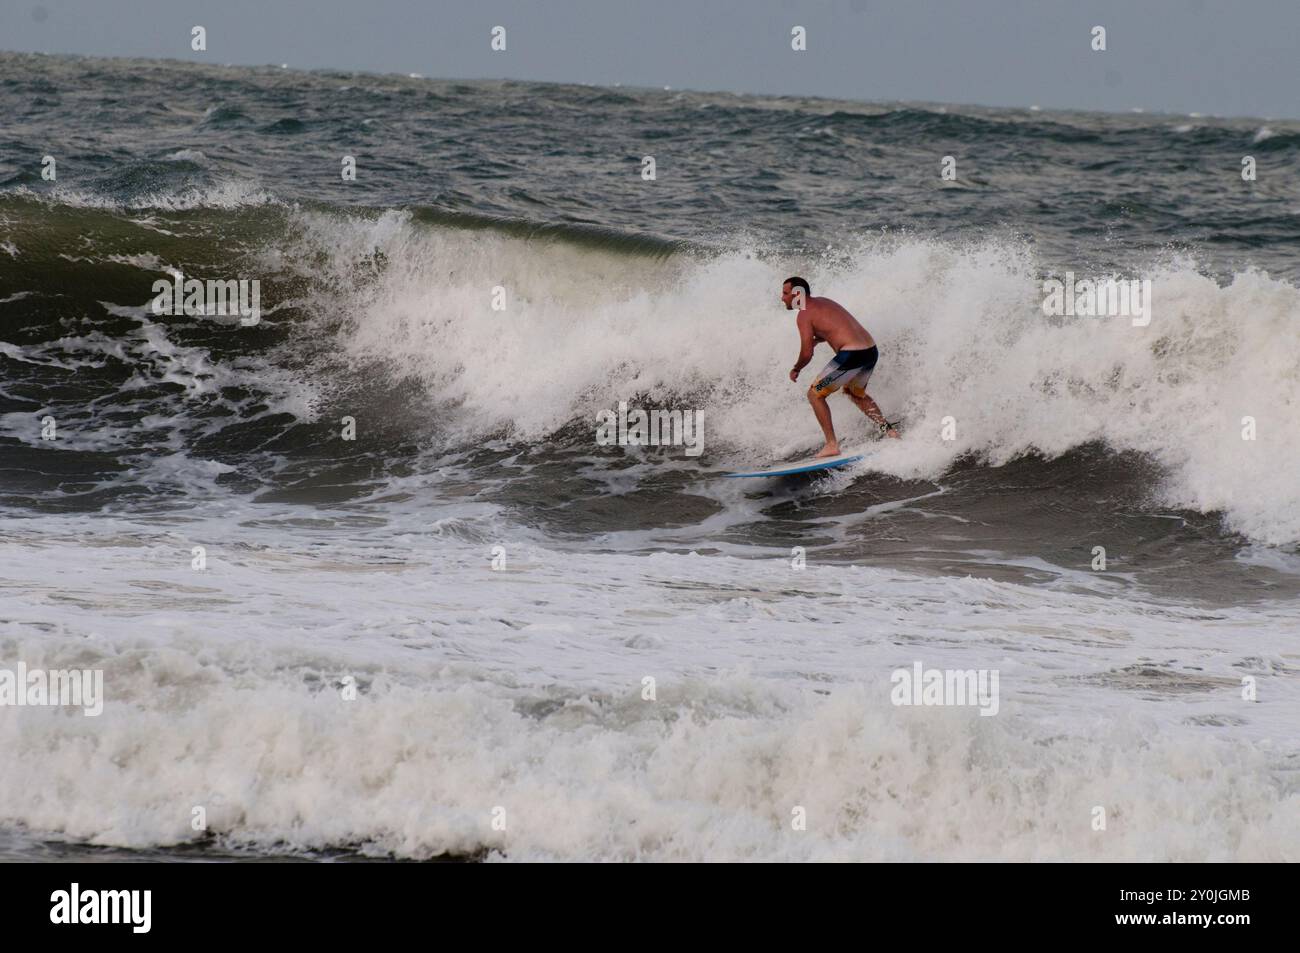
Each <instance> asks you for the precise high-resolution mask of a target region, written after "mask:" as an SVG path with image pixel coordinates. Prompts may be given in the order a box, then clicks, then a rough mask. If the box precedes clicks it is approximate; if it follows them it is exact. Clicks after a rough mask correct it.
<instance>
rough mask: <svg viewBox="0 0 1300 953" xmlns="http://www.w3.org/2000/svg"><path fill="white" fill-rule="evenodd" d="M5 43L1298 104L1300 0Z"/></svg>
mask: <svg viewBox="0 0 1300 953" xmlns="http://www.w3.org/2000/svg"><path fill="white" fill-rule="evenodd" d="M196 24H199V25H202V26H204V27H206V29H207V37H208V50H207V52H206V53H195V52H192V51H191V50H190V28H191V27H192V26H194V25H196ZM497 25H501V26H504V27H505V28H506V46H507V48H506V50H505V52H493V51H492V50H491V49H490V47H489V41H490V31H491V29H492V27H494V26H497ZM796 25H799V26H803V27H805V28H806V29H807V35H808V50H807V52H802V53H796V52H794V51H792V50H791V48H790V31H791V28H792V27H794V26H796ZM1096 25H1101V26H1104V27H1105V28H1106V31H1107V47H1108V49H1107V50H1106V51H1105V52H1093V51H1092V50H1091V49H1090V42H1091V30H1092V27H1093V26H1096ZM0 49H5V50H21V51H28V52H48V53H86V54H92V55H97V56H147V57H168V58H179V59H202V60H204V61H207V62H213V63H252V64H265V63H275V64H280V63H287V64H289V65H290V66H291V67H296V68H305V69H314V68H319V67H335V68H340V69H359V70H372V71H378V72H397V73H419V74H421V75H424V76H429V77H452V78H467V79H479V78H503V77H504V78H511V79H533V80H551V81H560V82H579V83H596V84H601V85H606V84H613V83H623V84H628V85H635V86H672V87H673V88H677V89H703V90H728V91H732V92H755V93H777V94H804V95H819V96H835V97H843V98H846V99H859V100H897V99H911V100H927V101H934V102H950V103H981V104H986V105H994V106H1029V105H1040V106H1043V107H1044V108H1053V107H1064V108H1078V109H1100V110H1107V111H1128V110H1130V109H1133V108H1142V109H1146V110H1152V111H1155V110H1159V111H1166V112H1179V113H1188V112H1199V113H1204V114H1206V115H1228V116H1233V115H1243V116H1264V117H1289V118H1300V0H463V2H444V0H37V2H33V0H0Z"/></svg>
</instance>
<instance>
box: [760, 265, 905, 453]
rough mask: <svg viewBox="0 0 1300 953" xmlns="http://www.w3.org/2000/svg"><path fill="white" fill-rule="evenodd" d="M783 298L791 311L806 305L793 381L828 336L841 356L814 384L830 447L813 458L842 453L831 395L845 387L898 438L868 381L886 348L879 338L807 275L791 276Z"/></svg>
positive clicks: (811, 398) (813, 400)
mask: <svg viewBox="0 0 1300 953" xmlns="http://www.w3.org/2000/svg"><path fill="white" fill-rule="evenodd" d="M781 301H782V302H783V303H784V304H785V309H786V310H787V311H793V310H795V305H796V304H798V305H800V308H799V317H798V318H796V319H795V326H796V327H798V329H799V360H797V361H796V362H795V365H794V367H792V368H791V369H790V380H792V381H797V380H798V379H799V372H800V371H802V370H803V369H804V366H805V365H806V364H807V363H808V362H809V361H811V360H812V356H813V348H815V347H816V346H817V345H818V344H819V343H821V342H822V341H825V342H826V343H827V344H829V345H830V346H831V347H833V348H834V349H835V356H834V357H833V358H831V360H830V363H829V364H827V365H826V366H825V367H823V368H822V371H821V373H820V374H819V375H817V380H815V381H814V382H813V385H812V386H811V387H809V388H808V403H810V404H812V409H813V413H814V414H816V415H817V423H819V424H821V428H822V433H823V434H825V436H826V446H824V447H822V448H821V450H820V451H818V452H817V455H816V456H815V457H814V458H813V459H820V458H821V457H837V456H839V455H840V442H839V441H838V440H836V439H835V428H834V426H832V424H831V408H830V406H829V405H828V404H827V403H826V398H827V397H829V396H830V395H831V394H833V393H835V392H836V391H837V390H840V389H841V388H843V390H844V393H845V394H847V395H848V398H849V400H851V401H853V403H855V404H857V405H858V409H859V410H861V411H862V412H863V413H864V414H866V415H867V416H868V417H870V418H871V419H872V420H873V421H875V422H876V423H877V424H878V425H879V426H880V431H881V433H883V434H884V435H885V436H886V437H895V438H896V437H898V431H897V430H896V429H894V425H893V424H891V423H890V422H889V421H888V420H886V419H885V415H884V414H882V413H881V412H880V407H879V405H878V404H877V403H876V402H875V401H874V400H872V399H871V396H870V395H869V394H867V381H869V380H870V379H871V371H872V369H873V368H874V367H875V366H876V359H877V358H878V357H879V356H880V353H879V352H878V351H877V350H876V342H875V340H874V339H873V338H872V337H871V335H870V334H868V333H867V329H866V328H864V327H863V326H862V325H860V324H858V322H857V319H856V318H854V317H853V315H851V314H849V312H848V311H846V310H845V309H844V308H843V307H842V306H840V305H838V304H836V303H835V302H834V301H832V300H831V299H830V298H814V297H812V289H811V288H809V287H808V282H806V281H805V280H804V279H802V278H787V279H786V280H785V282H784V283H783V284H782V285H781Z"/></svg>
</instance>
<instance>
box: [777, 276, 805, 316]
mask: <svg viewBox="0 0 1300 953" xmlns="http://www.w3.org/2000/svg"><path fill="white" fill-rule="evenodd" d="M811 294H812V289H811V288H809V287H808V282H806V281H804V280H803V279H802V278H798V277H795V278H787V279H785V281H784V282H783V283H782V284H781V303H782V304H784V305H785V310H787V311H793V310H795V308H796V307H798V309H799V310H800V311H802V310H803V308H804V305H805V304H806V303H807V301H808V297H809V296H810V295H811Z"/></svg>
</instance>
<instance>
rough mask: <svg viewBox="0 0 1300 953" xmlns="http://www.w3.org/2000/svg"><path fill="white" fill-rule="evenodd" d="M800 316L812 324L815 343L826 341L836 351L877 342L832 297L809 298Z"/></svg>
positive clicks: (867, 345)
mask: <svg viewBox="0 0 1300 953" xmlns="http://www.w3.org/2000/svg"><path fill="white" fill-rule="evenodd" d="M805 304H806V306H805V308H804V310H803V312H802V313H801V314H800V315H799V317H801V318H803V317H804V316H807V318H808V320H809V321H810V322H811V324H812V333H813V344H814V345H816V344H818V343H820V342H822V341H825V342H826V343H827V344H829V345H830V346H831V347H833V348H834V349H835V350H836V352H839V351H856V350H859V349H862V348H869V347H875V345H876V342H875V340H874V339H873V338H872V337H871V335H870V334H868V333H867V329H866V328H864V327H863V326H862V325H860V324H858V321H857V319H856V318H855V317H853V315H851V314H849V312H848V311H846V310H845V309H844V308H843V307H841V306H840V305H838V304H836V303H835V302H834V301H832V300H831V299H830V298H811V297H810V298H808V299H807V300H806V302H805Z"/></svg>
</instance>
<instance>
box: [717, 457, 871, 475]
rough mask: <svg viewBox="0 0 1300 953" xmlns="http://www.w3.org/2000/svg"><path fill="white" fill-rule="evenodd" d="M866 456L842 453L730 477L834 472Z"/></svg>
mask: <svg viewBox="0 0 1300 953" xmlns="http://www.w3.org/2000/svg"><path fill="white" fill-rule="evenodd" d="M864 456H865V454H861V453H841V454H840V455H839V456H838V457H823V458H822V459H820V460H813V459H808V460H796V461H795V462H794V463H782V464H780V465H779V466H775V467H768V468H767V469H766V470H750V471H748V472H745V473H728V474H726V476H728V477H780V476H794V475H795V474H797V473H816V472H817V471H818V470H833V469H835V468H836V467H843V466H848V465H849V464H850V463H857V462H858V461H859V460H861V459H863V457H864Z"/></svg>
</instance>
